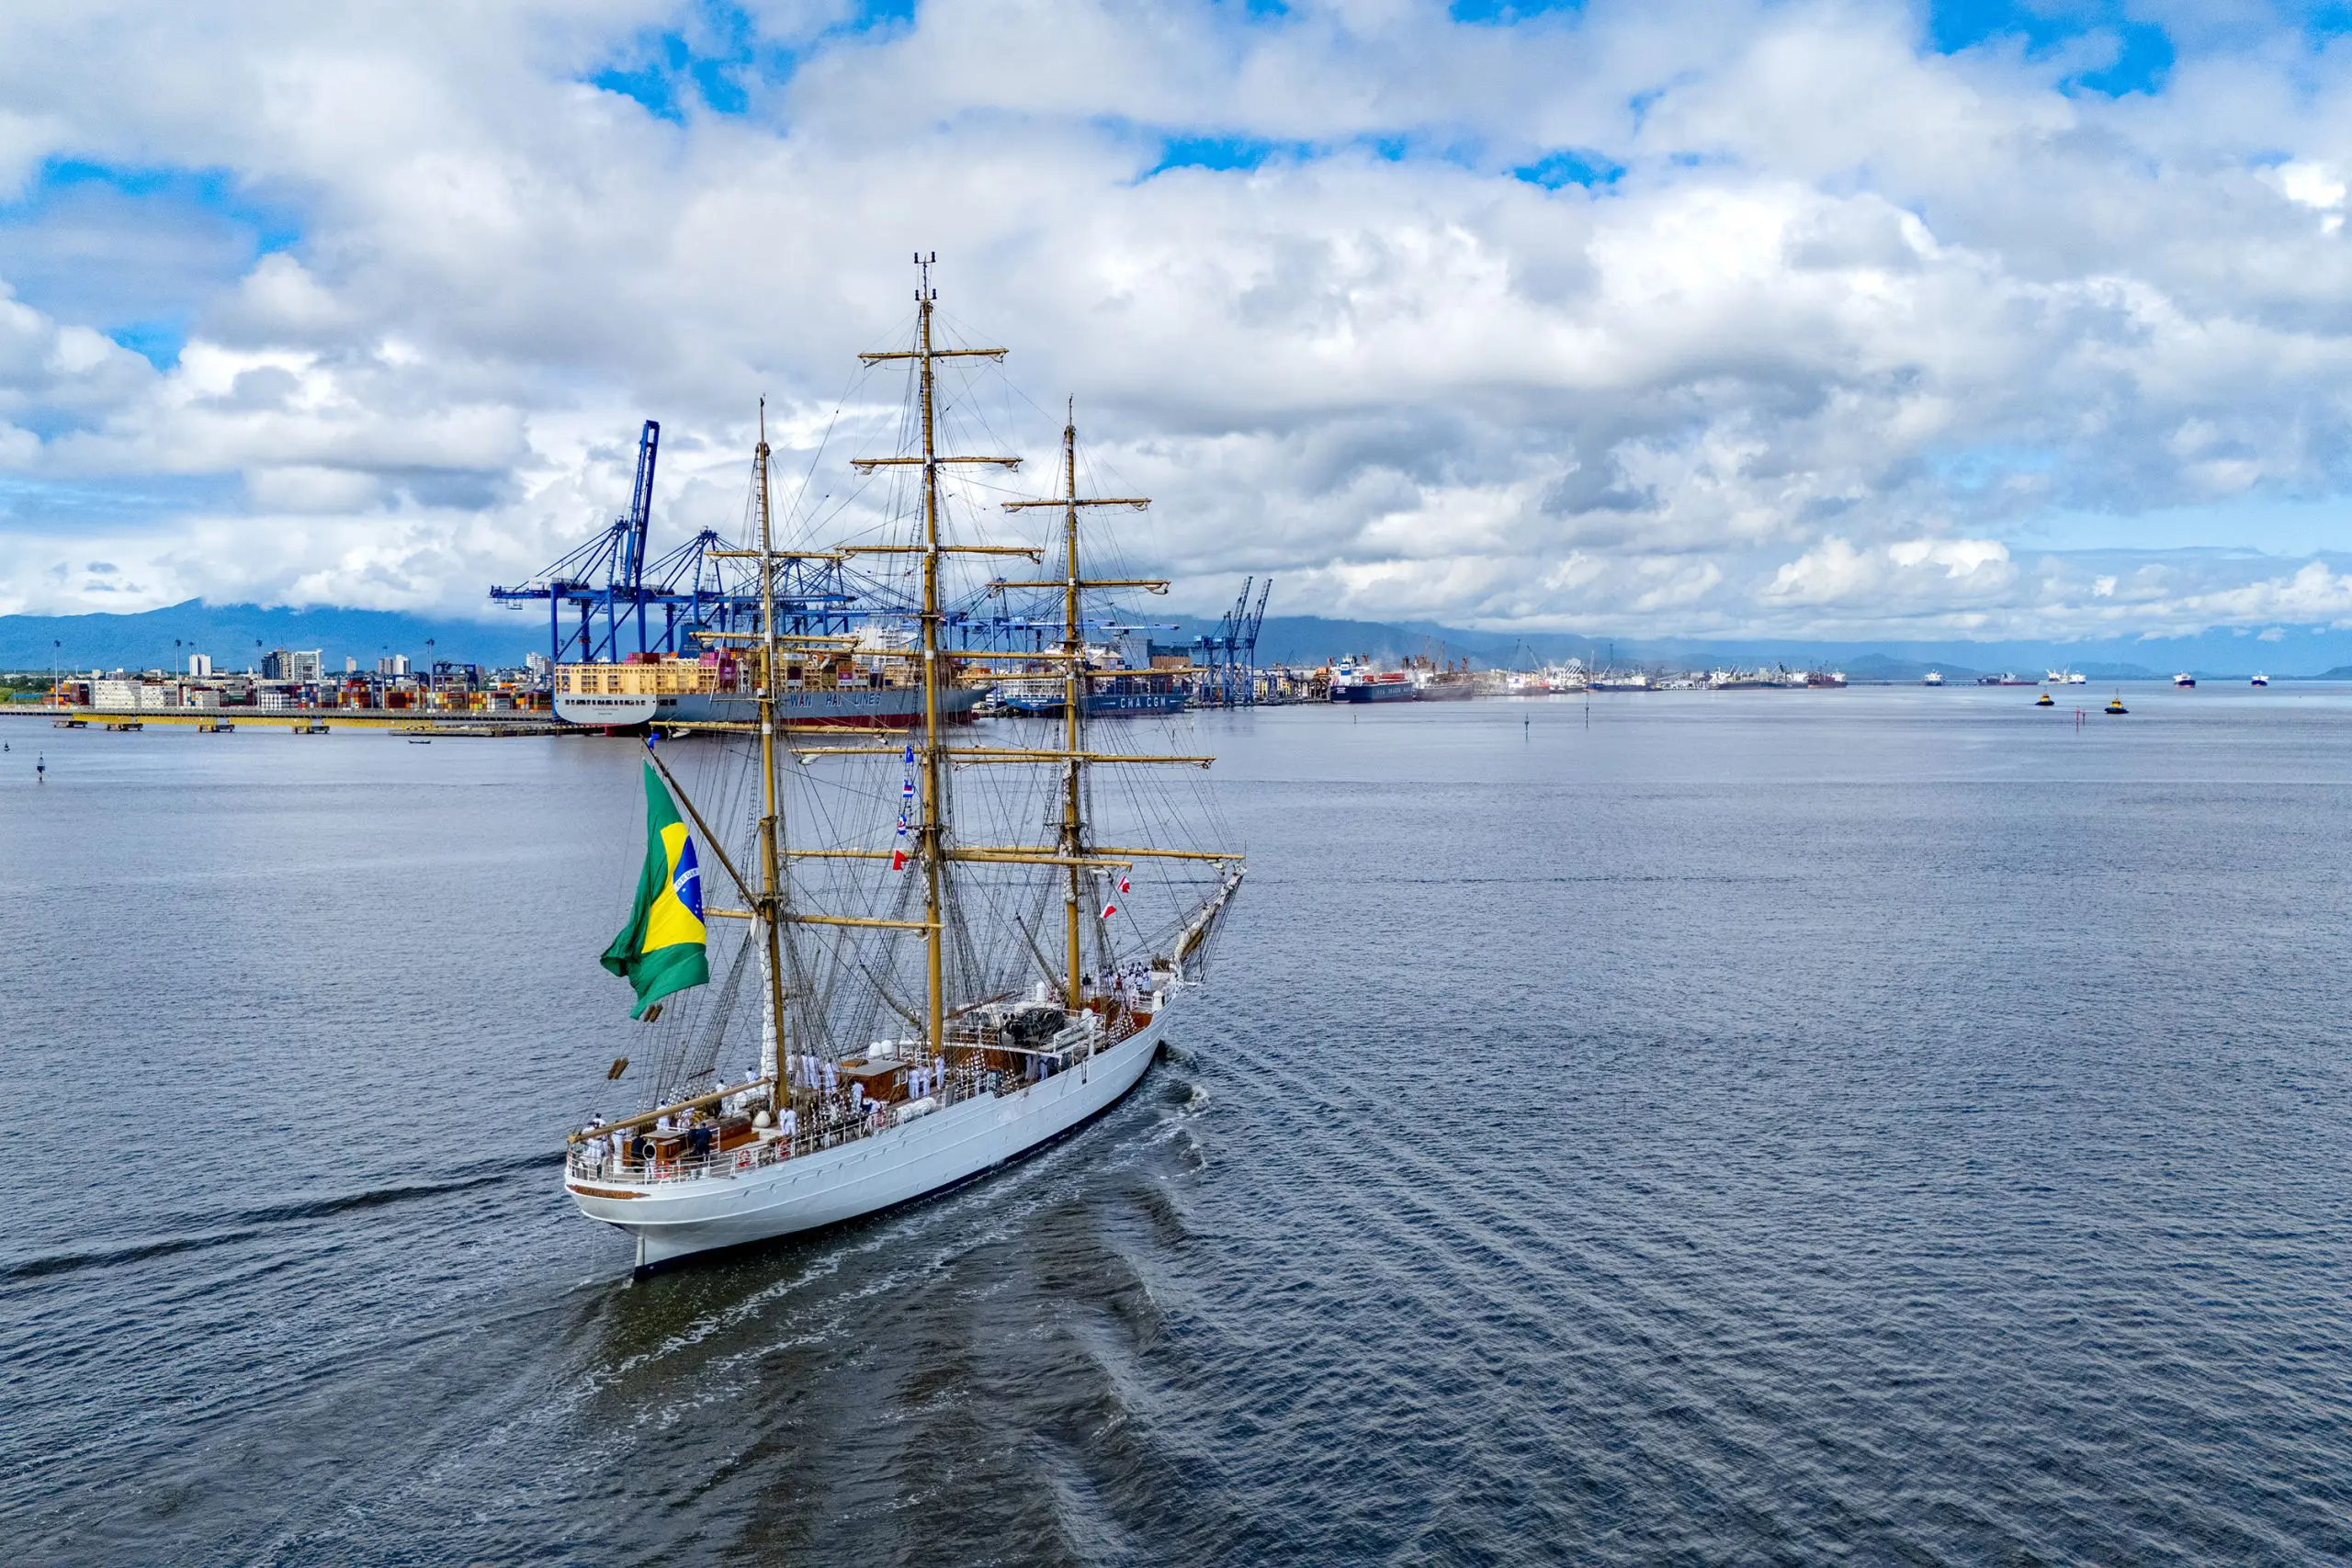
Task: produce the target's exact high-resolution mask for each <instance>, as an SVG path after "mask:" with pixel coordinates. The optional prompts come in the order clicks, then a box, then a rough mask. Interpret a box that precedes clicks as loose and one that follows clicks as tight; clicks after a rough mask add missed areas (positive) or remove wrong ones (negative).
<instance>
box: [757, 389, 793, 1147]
mask: <svg viewBox="0 0 2352 1568" xmlns="http://www.w3.org/2000/svg"><path fill="white" fill-rule="evenodd" d="M755 465H756V467H757V468H758V469H759V481H760V482H759V507H760V632H761V635H762V637H763V638H764V639H765V642H764V645H763V648H762V649H761V655H760V687H759V691H760V800H761V807H762V810H761V814H760V908H759V914H760V917H761V919H762V921H763V923H764V924H765V925H766V927H767V931H766V932H765V936H766V940H767V944H768V945H767V954H768V964H767V968H768V998H767V1001H768V1018H769V1021H770V1023H771V1026H772V1029H773V1032H774V1033H775V1062H774V1063H773V1064H771V1065H770V1074H769V1083H768V1108H769V1111H770V1113H771V1116H772V1117H780V1116H781V1113H782V1109H783V1105H784V1102H785V1100H786V1099H787V1098H788V1097H789V1095H790V1090H788V1089H786V1087H785V1083H786V1077H787V1075H786V1072H785V1070H784V1064H785V1060H786V1057H785V1036H784V941H783V937H782V935H781V932H782V931H783V926H784V921H783V915H784V876H783V872H782V868H781V866H780V864H779V857H778V855H777V840H778V839H779V838H780V837H781V836H782V834H781V830H780V825H779V822H778V812H777V810H776V789H775V676H776V640H775V536H774V527H775V525H774V515H773V513H772V510H771V508H770V505H769V498H768V404H767V400H766V399H765V398H762V399H761V400H760V444H759V446H758V447H757V448H756V457H755Z"/></svg>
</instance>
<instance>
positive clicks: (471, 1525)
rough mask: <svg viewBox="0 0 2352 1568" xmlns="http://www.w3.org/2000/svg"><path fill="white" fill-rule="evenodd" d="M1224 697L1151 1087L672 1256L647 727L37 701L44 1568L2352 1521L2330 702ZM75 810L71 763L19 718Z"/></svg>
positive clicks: (919, 1559)
mask: <svg viewBox="0 0 2352 1568" xmlns="http://www.w3.org/2000/svg"><path fill="white" fill-rule="evenodd" d="M2104 695H2105V692H2104V691H2103V690H2102V691H2100V692H2098V693H2093V694H2088V695H2087V696H2086V697H2082V698H2079V699H2077V700H2080V701H2081V702H2082V703H2083V705H2086V706H2088V707H2090V708H2091V709H2092V711H2091V713H2090V715H2089V716H2088V717H2087V718H2086V720H2084V721H2082V722H2080V723H2078V722H2077V721H2076V719H2075V716H2074V714H2073V711H2072V709H2073V705H2074V704H2073V701H2070V702H2069V704H2068V705H2066V706H2064V707H2062V708H2061V709H2059V710H2057V711H2055V712H2037V711H2035V710H2033V709H2032V708H2030V707H2029V706H2027V703H2028V702H2029V701H2030V694H2026V693H2019V692H2014V691H2007V692H1978V691H1973V690H1951V691H1944V692H1924V691H1918V690H1908V689H1906V690H1853V691H1848V692H1842V693H1745V694H1714V695H1708V694H1688V695H1683V694H1656V695H1647V696H1616V697H1608V698H1602V699H1597V700H1595V701H1594V702H1592V703H1591V705H1590V706H1589V713H1588V709H1587V706H1586V705H1585V704H1583V703H1582V702H1578V701H1574V700H1547V701H1538V702H1534V703H1525V704H1508V703H1502V702H1490V703H1479V704H1457V705H1430V706H1425V707H1411V708H1403V709H1395V710H1381V711H1374V712H1351V711H1349V710H1345V709H1340V710H1332V709H1315V710H1307V709H1290V710H1269V711H1265V712H1261V713H1258V714H1255V715H1238V716H1206V717H1202V718H1199V719H1197V720H1195V721H1193V733H1192V735H1191V737H1190V739H1193V740H1197V741H1198V742H1201V743H1202V744H1203V746H1204V748H1205V749H1209V750H1217V751H1219V752H1221V753H1222V754H1223V756H1224V759H1225V761H1223V762H1222V763H1221V764H1220V766H1219V770H1218V771H1219V773H1220V775H1221V776H1222V778H1223V781H1224V786H1223V803H1224V806H1225V808H1226V810H1227V814H1228V815H1229V817H1230V818H1232V820H1233V822H1234V823H1235V824H1236V825H1237V826H1238V828H1239V829H1240V830H1241V831H1242V832H1244V833H1245V834H1246V835H1247V837H1248V840H1249V848H1250V852H1251V855H1252V859H1253V864H1254V870H1253V874H1252V875H1251V878H1250V883H1249V885H1248V886H1247V888H1246V889H1245V891H1244V893H1243V896H1242V898H1241V900H1240V902H1239V904H1238V906H1237V908H1236V909H1235V912H1234V918H1233V919H1232V922H1231V924H1230V926H1229V927H1228V929H1227V934H1226V940H1225V944H1224V946H1223V947H1222V949H1221V950H1220V952H1219V954H1218V958H1217V963H1216V971H1215V974H1214V985H1213V987H1212V988H1211V990H1210V992H1209V994H1208V996H1207V998H1206V999H1205V1005H1204V1006H1200V1007H1197V1008H1196V1009H1195V1010H1193V1012H1192V1013H1191V1015H1190V1017H1189V1019H1188V1020H1187V1021H1186V1022H1185V1024H1184V1027H1183V1030H1182V1038H1181V1040H1180V1041H1179V1042H1178V1043H1176V1044H1175V1046H1174V1047H1173V1048H1172V1049H1171V1051H1170V1054H1169V1055H1168V1056H1167V1058H1166V1059H1165V1060H1163V1062H1162V1063H1161V1064H1160V1065H1159V1066H1158V1067H1157V1068H1156V1069H1155V1070H1154V1072H1153V1073H1152V1074H1151V1076H1150V1077H1148V1078H1146V1080H1145V1081H1144V1084H1143V1086H1142V1087H1141V1089H1139V1090H1138V1091H1137V1093H1136V1095H1135V1096H1134V1097H1133V1098H1131V1099H1130V1100H1128V1101H1127V1102H1125V1104H1124V1105H1123V1106H1121V1107H1120V1108H1119V1109H1118V1110H1116V1111H1114V1112H1113V1113H1112V1114H1111V1115H1109V1116H1108V1117H1106V1118H1104V1119H1103V1120H1102V1121H1100V1122H1096V1123H1094V1124H1093V1125H1092V1126H1091V1128H1089V1129H1088V1130H1087V1131H1086V1132H1085V1133H1083V1134H1080V1136H1078V1137H1076V1138H1074V1139H1072V1140H1069V1141H1068V1142H1066V1143H1064V1144H1061V1145H1057V1146H1055V1147H1054V1148H1052V1149H1051V1150H1049V1151H1048V1152H1046V1154H1044V1155H1043V1156H1039V1157H1037V1158H1035V1159H1033V1160H1031V1161H1028V1162H1026V1163H1024V1164H1022V1165H1020V1166H1017V1167H1015V1168H1011V1169H1009V1170H1007V1171H1005V1172H1003V1173H1001V1174H1000V1175H998V1176H996V1177H994V1178H992V1179H988V1180H986V1181H983V1182H981V1183H979V1184H977V1185H974V1186H971V1187H967V1188H966V1189H963V1190H959V1191H957V1192H956V1193H954V1194H952V1195H949V1196H947V1197H945V1198H944V1199H942V1200H939V1201H933V1202H931V1203H927V1204H923V1205H919V1206H916V1207H913V1208H910V1209H908V1210H904V1211H901V1212H899V1213H894V1214H892V1215H889V1216H888V1217H885V1218H883V1219H881V1220H879V1221H876V1222H873V1223H869V1224H863V1225H859V1226H856V1227H853V1228H850V1229H848V1230H845V1231H842V1232H838V1233H834V1234H831V1235H824V1236H820V1237H817V1238H813V1239H808V1240H803V1241H799V1242H795V1243H787V1244H783V1245H779V1246H776V1247H772V1248H769V1249H766V1250H763V1251H755V1252H750V1253H745V1254H739V1255H734V1256H731V1257H729V1258H724V1259H722V1260H719V1261H716V1262H713V1263H710V1264H707V1265H706V1266H700V1267H690V1268H687V1269H681V1270H678V1271H675V1272H673V1273H668V1274H663V1275H658V1276H654V1277H650V1278H647V1279H643V1280H634V1281H632V1280H631V1279H630V1278H629V1274H628V1259H629V1253H628V1246H627V1244H626V1242H625V1241H624V1240H623V1239H622V1238H621V1237H619V1236H618V1235H615V1234H613V1233H610V1232H607V1231H604V1230H600V1229H598V1228H595V1227H593V1226H591V1225H589V1224H585V1223H584V1222H582V1221H581V1220H580V1219H579V1218H577V1217H576V1216H575V1215H574V1214H573V1213H571V1210H570V1208H569V1206H568V1204H567V1203H566V1202H565V1201H564V1200H563V1198H562V1195H561V1193H560V1190H559V1189H558V1186H557V1170H556V1166H555V1162H554V1154H553V1150H554V1148H555V1145H556V1143H557V1141H558V1139H559V1138H560V1135H561V1134H562V1133H563V1131H564V1130H565V1129H566V1128H567V1127H568V1126H569V1125H571V1123H573V1122H575V1121H576V1120H577V1118H578V1117H579V1116H580V1115H581V1113H582V1111H584V1110H586V1109H588V1108H590V1107H592V1106H594V1105H596V1104H598V1103H600V1102H601V1100H602V1098H603V1097H602V1096H601V1095H600V1091H601V1090H602V1089H603V1085H602V1081H601V1079H602V1069H603V1067H604V1066H605V1064H606V1063H607V1062H608V1061H609V1060H610V1058H611V1057H612V1056H614V1055H616V1054H618V1053H619V1051H620V1050H623V1049H626V1048H627V1044H628V1040H627V1032H628V1028H629V1027H630V1026H629V1025H628V1022H627V1021H626V1018H625V1009H624V1007H623V1005H622V1004H623V997H622V996H621V995H620V994H618V993H619V991H620V987H619V983H618V982H616V981H614V980H612V979H611V978H610V977H609V976H605V974H604V973H603V972H602V971H601V970H599V969H598V968H597V967H596V964H595V954H596V953H597V952H598V951H599V949H600V948H601V947H602V946H603V944H604V943H605V941H606V940H607V939H608V938H609V937H610V935H611V932H612V930H613V929H614V928H615V927H616V924H617V923H618V919H619V917H620V914H621V912H622V908H623V904H624V901H625V899H626V897H627V893H628V887H629V886H631V885H632V884H633V878H634V874H635V873H634V860H635V856H636V854H637V853H638V850H639V838H638V834H639V820H640V818H639V812H640V810H641V807H640V805H639V796H638V794H637V791H638V787H639V786H638V776H637V769H638V763H637V755H636V751H635V750H634V748H633V747H632V746H631V745H629V744H628V742H625V741H605V740H601V739H597V740H591V739H563V740H500V741H488V740H483V741H451V740H444V741H440V742H437V743H435V744H434V745H431V746H429V747H427V746H411V745H408V744H404V743H403V742H401V740H399V739H390V738H379V737H368V736H359V735H343V734H339V735H334V736H329V737H325V738H316V737H311V738H297V737H292V736H288V735H286V734H283V733H278V732H265V731H260V730H251V729H249V730H246V731H243V732H240V733H238V734H236V735H233V736H198V735H195V734H193V733H189V732H186V731H175V730H170V729H164V728H154V729H150V730H148V731H145V732H143V733H141V734H137V735H106V734H102V733H90V732H74V733H62V732H55V731H52V730H51V729H50V728H48V727H47V726H46V725H36V724H28V723H24V722H9V723H7V724H6V726H5V728H0V739H5V740H6V742H7V743H8V744H9V747H10V750H9V751H8V753H7V754H6V755H5V756H0V953H5V955H6V964H7V981H6V991H5V1002H0V1171H5V1173H6V1191H7V1194H8V1201H7V1202H6V1204H5V1205H0V1540H6V1542H7V1550H8V1553H9V1556H10V1557H11V1559H12V1560H14V1561H24V1562H74V1563H85V1562H471V1561H495V1562H526V1561H542V1562H599V1563H602V1562H699V1561H724V1562H792V1563H850V1562H856V1563H877V1562H904V1563H922V1564H933V1563H964V1562H974V1563H980V1562H994V1563H1138V1564H1140V1563H1163V1562H1217V1563H1228V1562H1229V1563H1250V1562H1349V1563H1353V1562H1399V1563H1403V1562H1412V1563H1420V1562H1442V1563H1543V1562H1643V1563H1650V1562H1692V1563H1698V1562H1825V1561H1838V1562H1858V1563H1927V1562H1966V1563H1973V1562H2036V1563H2067V1562H2086V1563H2090V1562H2098V1563H2113V1562H2315V1561H2326V1560H2341V1559H2343V1558H2345V1557H2347V1556H2352V1305H2347V1303H2352V1237H2347V1234H2346V1197H2347V1195H2352V1135H2347V1134H2352V1092H2347V1091H2348V1090H2352V1078H2348V1077H2347V1072H2346V1057H2347V1049H2352V1028H2347V1018H2352V1006H2347V1003H2352V964H2347V963H2346V957H2347V954H2352V913H2348V912H2347V904H2352V900H2347V897H2346V882H2345V872H2346V866H2347V865H2352V694H2347V693H2346V692H2345V691H2343V690H2341V689H2327V688H2303V687H2289V686H2282V687H2274V688H2272V689H2270V690H2269V691H2268V692H2267V693H2255V692H2247V691H2238V690H2219V689H2215V688H2211V687H2208V688H2204V689H2201V690H2199V691H2198V692H2195V693H2181V694H2176V693H2173V692H2171V691H2168V690H2158V689H2152V688H2141V689H2136V690H2127V693H2126V695H2127V699H2128V700H2129V701H2130V703H2131V706H2132V709H2133V711H2132V713H2131V716H2129V717H2127V718H2120V719H2110V718H2107V717H2104V716H2100V715H2098V713H2097V711H2096V706H2097V704H2098V701H2099V700H2101V699H2103V697H2104ZM36 752H39V753H41V754H45V756H46V759H47V761H48V763H49V782H48V783H47V784H40V785H36V784H34V782H33V773H32V764H33V761H34V755H33V754H34V753H36Z"/></svg>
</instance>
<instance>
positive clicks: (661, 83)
mask: <svg viewBox="0 0 2352 1568" xmlns="http://www.w3.org/2000/svg"><path fill="white" fill-rule="evenodd" d="M792 63H793V62H792V61H791V59H790V57H789V56H787V55H785V54H783V53H782V52H781V51H770V52H769V54H768V56H767V57H766V58H763V51H761V50H760V49H759V47H758V39H757V33H756V29H755V28H753V26H752V17H751V15H750V13H748V12H746V11H745V10H743V9H742V7H741V6H730V5H726V4H722V3H720V0H696V3H695V4H694V5H692V6H689V7H687V15H686V16H685V17H684V20H683V22H682V24H681V25H680V26H678V27H676V28H666V29H659V30H656V29H648V30H646V31H644V32H640V33H639V34H638V35H637V37H636V38H634V39H631V40H630V42H629V45H628V49H627V51H625V52H624V55H623V57H622V58H621V59H619V60H617V61H616V62H614V63H612V64H611V65H608V66H606V67H605V69H603V70H601V71H598V72H596V73H594V74H592V75H591V76H590V77H589V78H588V81H589V84H590V85H593V86H596V87H601V88H602V89H604V90H605V92H607V93H617V94H619V95H620V96H622V97H624V98H628V99H630V100H632V101H633V102H635V103H636V104H638V105H639V107H642V108H643V109H644V110H645V111H646V112H647V113H648V114H650V115H652V116H653V117H654V118H656V119H666V120H669V121H671V122H672V123H673V124H683V123H684V120H685V118H686V114H687V112H688V111H689V110H690V109H694V108H697V107H699V108H707V109H709V110H710V111H711V112H713V113H715V114H725V115H738V114H741V113H743V112H744V111H745V110H747V109H749V108H750V107H751V94H750V92H749V91H748V90H747V88H746V85H745V84H746V82H747V80H749V79H751V78H753V77H758V76H775V77H778V78H781V77H784V76H789V75H790V74H791V70H792Z"/></svg>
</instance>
